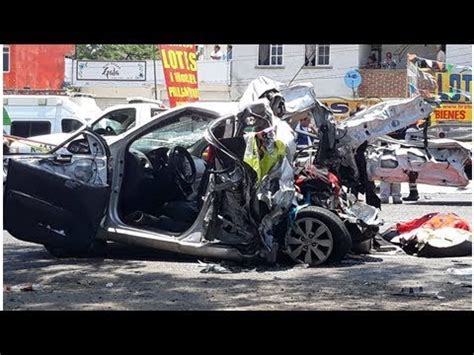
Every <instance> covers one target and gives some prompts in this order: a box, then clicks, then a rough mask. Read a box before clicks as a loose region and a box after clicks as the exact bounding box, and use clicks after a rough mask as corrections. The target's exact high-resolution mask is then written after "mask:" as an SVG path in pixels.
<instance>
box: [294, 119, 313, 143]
mask: <svg viewBox="0 0 474 355" xmlns="http://www.w3.org/2000/svg"><path fill="white" fill-rule="evenodd" d="M310 123H311V118H310V116H309V115H307V116H305V117H304V118H302V119H301V120H300V122H298V124H297V125H296V133H297V136H296V145H312V144H313V139H312V138H311V137H310V136H308V135H306V134H304V133H300V132H298V131H302V132H308V133H313V134H314V133H315V132H314V130H313V129H312V127H311V126H310Z"/></svg>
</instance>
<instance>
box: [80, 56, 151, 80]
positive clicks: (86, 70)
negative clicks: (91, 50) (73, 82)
mask: <svg viewBox="0 0 474 355" xmlns="http://www.w3.org/2000/svg"><path fill="white" fill-rule="evenodd" d="M76 63H77V67H76V79H77V80H90V81H146V61H91V60H79V61H77V62H76Z"/></svg>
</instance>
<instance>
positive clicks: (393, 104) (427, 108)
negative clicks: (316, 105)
mask: <svg viewBox="0 0 474 355" xmlns="http://www.w3.org/2000/svg"><path fill="white" fill-rule="evenodd" d="M432 111H433V109H432V107H431V105H430V104H429V103H428V102H426V101H425V100H424V99H423V98H422V97H421V96H415V97H413V98H409V99H404V100H393V101H386V102H381V103H379V104H376V105H374V106H371V107H370V108H368V109H366V110H363V111H360V112H358V113H356V114H355V115H354V116H351V117H349V118H348V119H346V120H344V121H342V122H341V123H340V124H338V130H342V131H345V132H346V134H345V135H343V136H342V137H341V138H340V144H341V145H345V144H349V145H350V146H351V147H352V148H353V149H356V148H358V147H359V146H360V145H361V144H362V143H364V142H365V141H368V142H369V143H372V142H373V141H375V139H377V138H379V137H381V136H384V135H386V134H389V133H391V132H394V131H397V130H399V129H401V128H405V127H407V126H409V125H411V124H413V123H415V122H416V121H417V120H419V119H421V118H424V117H428V116H429V115H430V114H431V112H432Z"/></svg>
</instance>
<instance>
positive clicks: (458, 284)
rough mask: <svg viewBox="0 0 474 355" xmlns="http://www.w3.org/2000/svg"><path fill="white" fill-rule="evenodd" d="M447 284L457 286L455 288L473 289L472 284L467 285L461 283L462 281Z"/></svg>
mask: <svg viewBox="0 0 474 355" xmlns="http://www.w3.org/2000/svg"><path fill="white" fill-rule="evenodd" d="M447 284H448V285H455V286H461V287H469V288H472V284H470V283H467V282H461V281H448V282H447Z"/></svg>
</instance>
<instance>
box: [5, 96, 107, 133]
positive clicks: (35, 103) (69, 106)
mask: <svg viewBox="0 0 474 355" xmlns="http://www.w3.org/2000/svg"><path fill="white" fill-rule="evenodd" d="M3 107H4V108H5V110H6V111H7V113H8V116H9V117H10V121H11V125H4V126H3V129H4V132H5V133H6V134H9V135H12V136H17V137H23V138H28V137H32V136H38V135H45V134H52V133H70V132H73V131H75V130H77V129H79V128H80V127H81V126H83V125H84V124H85V123H87V122H88V121H89V120H91V119H93V118H96V117H98V116H99V115H100V113H101V112H102V110H101V109H100V108H99V107H98V106H97V104H96V103H95V100H94V99H93V98H92V97H84V96H83V95H74V96H45V95H4V96H3Z"/></svg>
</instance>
